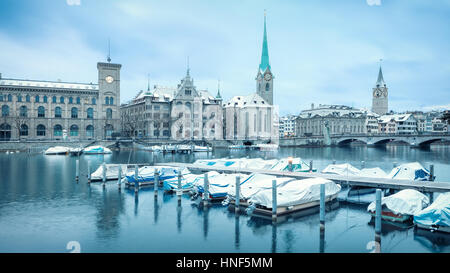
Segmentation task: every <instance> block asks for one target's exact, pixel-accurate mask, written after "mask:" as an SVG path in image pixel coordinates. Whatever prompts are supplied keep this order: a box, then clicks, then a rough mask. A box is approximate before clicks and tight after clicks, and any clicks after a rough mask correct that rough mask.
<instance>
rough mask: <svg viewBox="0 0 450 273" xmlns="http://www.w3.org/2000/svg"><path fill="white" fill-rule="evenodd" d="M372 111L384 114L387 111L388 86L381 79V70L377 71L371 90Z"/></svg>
mask: <svg viewBox="0 0 450 273" xmlns="http://www.w3.org/2000/svg"><path fill="white" fill-rule="evenodd" d="M372 112H374V113H377V114H379V115H384V114H386V113H387V112H388V88H387V87H386V83H385V82H384V79H383V72H382V71H381V66H380V71H379V72H378V80H377V82H376V84H375V87H374V88H373V90H372Z"/></svg>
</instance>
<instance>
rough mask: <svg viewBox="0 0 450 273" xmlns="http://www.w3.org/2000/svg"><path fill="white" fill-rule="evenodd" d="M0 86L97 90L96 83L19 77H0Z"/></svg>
mask: <svg viewBox="0 0 450 273" xmlns="http://www.w3.org/2000/svg"><path fill="white" fill-rule="evenodd" d="M0 85H1V86H14V87H26V88H28V87H38V88H58V89H78V90H98V84H93V83H74V82H61V81H37V80H20V79H0Z"/></svg>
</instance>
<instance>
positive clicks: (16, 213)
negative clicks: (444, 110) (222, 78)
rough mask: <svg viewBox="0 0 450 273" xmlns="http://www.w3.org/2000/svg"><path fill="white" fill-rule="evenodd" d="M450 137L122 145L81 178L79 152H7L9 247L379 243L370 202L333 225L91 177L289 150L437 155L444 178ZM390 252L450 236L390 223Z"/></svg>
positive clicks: (168, 248)
mask: <svg viewBox="0 0 450 273" xmlns="http://www.w3.org/2000/svg"><path fill="white" fill-rule="evenodd" d="M449 152H450V149H449V147H431V148H429V149H410V148H409V147H405V146H391V147H383V148H367V147H364V146H360V147H358V146H357V147H345V148H295V149H281V150H280V151H278V152H267V153H258V152H253V151H252V152H245V151H239V152H231V153H229V152H228V150H216V151H214V152H213V153H212V154H206V153H205V154H194V155H162V154H156V155H154V154H152V153H149V152H145V151H136V152H132V151H122V152H115V153H113V154H112V155H106V156H102V155H99V156H94V155H90V156H85V155H82V156H81V157H80V172H81V178H80V181H79V182H78V183H77V182H76V181H75V180H74V176H75V157H69V156H45V155H43V154H27V153H18V154H12V155H11V154H10V155H6V154H3V153H2V154H0V174H1V176H0V252H68V250H67V249H66V245H67V243H68V242H69V241H78V242H79V243H80V245H81V251H82V252H371V251H374V250H376V246H377V245H376V244H375V242H374V226H373V223H372V221H371V217H370V216H369V215H368V214H367V213H366V206H365V205H354V204H346V203H339V204H336V207H335V208H333V209H330V210H329V211H327V213H326V223H325V231H324V232H321V231H320V228H319V214H318V212H317V211H314V210H312V211H310V212H309V213H303V214H302V215H294V216H292V217H288V218H286V219H279V222H278V223H277V224H273V223H272V221H271V220H266V219H262V218H257V217H249V216H247V215H245V213H242V214H241V215H238V216H236V215H235V214H234V212H230V211H229V210H227V209H226V208H224V207H222V206H221V205H220V204H214V205H212V206H210V207H208V208H205V207H203V205H202V204H201V203H200V204H198V203H193V202H192V201H191V200H190V198H189V196H187V195H184V196H183V197H182V199H181V202H178V198H177V196H176V195H172V194H166V193H163V192H162V191H160V192H159V193H158V195H157V196H155V195H154V192H153V188H148V189H142V190H141V191H140V192H139V194H138V195H135V193H134V190H132V189H130V190H129V189H126V188H123V186H122V190H120V191H119V190H118V185H117V183H116V182H108V183H107V185H106V187H104V188H103V187H102V185H101V184H92V185H90V186H89V185H88V184H87V181H86V174H87V173H86V172H87V164H90V166H91V170H94V169H96V168H97V167H98V166H99V165H100V164H101V163H102V162H107V163H128V162H130V163H152V162H169V161H178V162H193V161H194V160H196V159H199V158H208V157H209V158H211V157H215V158H219V157H225V156H231V157H242V156H249V157H260V156H262V157H265V158H280V157H287V156H297V157H301V158H303V159H304V160H306V161H309V160H313V161H314V167H315V168H318V169H319V170H320V169H323V168H325V167H326V166H327V165H328V164H330V163H331V162H332V161H333V160H336V162H337V163H342V162H349V163H351V164H353V165H354V166H356V167H361V161H365V166H366V167H380V168H382V169H383V170H385V171H386V172H388V171H390V170H391V169H392V164H393V162H397V163H398V164H401V163H404V162H412V161H419V162H420V163H421V164H423V165H424V166H425V167H428V166H429V165H430V164H434V166H435V173H436V176H437V180H438V181H450V171H449V170H450V163H449V162H450V158H449V154H450V153H449ZM382 228H383V233H382V235H381V248H380V250H381V252H450V237H449V236H448V235H442V234H438V233H430V232H427V231H422V230H416V229H414V228H413V227H411V226H399V225H389V224H386V223H384V224H383V227H382Z"/></svg>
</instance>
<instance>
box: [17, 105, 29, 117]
mask: <svg viewBox="0 0 450 273" xmlns="http://www.w3.org/2000/svg"><path fill="white" fill-rule="evenodd" d="M19 116H20V117H23V118H25V117H27V116H28V109H27V107H26V106H25V105H22V106H20V109H19Z"/></svg>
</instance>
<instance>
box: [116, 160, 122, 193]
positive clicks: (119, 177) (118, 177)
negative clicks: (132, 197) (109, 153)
mask: <svg viewBox="0 0 450 273" xmlns="http://www.w3.org/2000/svg"><path fill="white" fill-rule="evenodd" d="M117 185H118V186H119V191H120V189H121V185H122V166H121V165H120V164H119V171H118V173H117Z"/></svg>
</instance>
